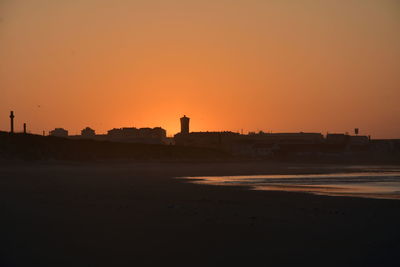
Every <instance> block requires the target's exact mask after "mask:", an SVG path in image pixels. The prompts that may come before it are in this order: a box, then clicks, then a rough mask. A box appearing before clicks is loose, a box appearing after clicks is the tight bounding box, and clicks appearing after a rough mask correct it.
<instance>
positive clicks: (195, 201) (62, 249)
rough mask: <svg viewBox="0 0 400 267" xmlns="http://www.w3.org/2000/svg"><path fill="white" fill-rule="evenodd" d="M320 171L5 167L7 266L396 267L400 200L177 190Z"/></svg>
mask: <svg viewBox="0 0 400 267" xmlns="http://www.w3.org/2000/svg"><path fill="white" fill-rule="evenodd" d="M293 167H302V168H300V169H296V168H293ZM322 167H324V166H315V165H296V164H288V163H279V164H278V163H265V162H245V163H238V162H231V163H222V162H220V163H207V162H204V163H176V162H175V163H171V162H165V163H155V162H153V163H137V162H136V163H132V162H122V163H116V162H114V163H110V162H103V163H86V164H84V163H56V162H51V163H50V162H41V163H38V162H36V163H32V162H1V163H0V214H1V222H0V236H1V240H2V242H1V252H0V266H307V265H308V266H400V256H399V251H400V242H399V241H400V201H399V200H383V199H363V198H352V197H329V196H317V195H311V194H303V193H293V192H273V191H250V190H247V189H246V188H242V187H223V186H207V185H197V184H191V183H188V182H186V181H183V180H182V179H177V178H176V177H182V176H196V175H239V174H270V173H281V174H288V173H299V172H301V173H320V172H335V171H343V170H347V167H346V166H330V167H331V168H322Z"/></svg>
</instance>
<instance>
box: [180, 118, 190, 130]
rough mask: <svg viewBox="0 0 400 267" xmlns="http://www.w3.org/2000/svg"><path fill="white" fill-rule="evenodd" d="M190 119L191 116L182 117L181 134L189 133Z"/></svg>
mask: <svg viewBox="0 0 400 267" xmlns="http://www.w3.org/2000/svg"><path fill="white" fill-rule="evenodd" d="M189 121H190V118H188V117H186V115H183V117H182V118H181V134H188V133H189Z"/></svg>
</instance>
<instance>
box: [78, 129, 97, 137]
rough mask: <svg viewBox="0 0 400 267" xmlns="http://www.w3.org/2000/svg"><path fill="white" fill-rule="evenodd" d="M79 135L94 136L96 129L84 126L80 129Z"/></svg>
mask: <svg viewBox="0 0 400 267" xmlns="http://www.w3.org/2000/svg"><path fill="white" fill-rule="evenodd" d="M81 136H82V137H85V138H92V137H95V136H96V131H95V130H93V129H92V128H90V127H86V128H85V129H83V130H82V131H81Z"/></svg>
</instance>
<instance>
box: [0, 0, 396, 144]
mask: <svg viewBox="0 0 400 267" xmlns="http://www.w3.org/2000/svg"><path fill="white" fill-rule="evenodd" d="M398 29H400V3H398V2H396V1H394V0H382V1H373V0H354V1H319V2H318V3H316V1H308V0H307V1H296V2H291V1H275V0H271V1H261V0H250V1H244V0H238V1H228V0H216V1H206V0H204V1H183V0H173V1H163V0H148V1H144V0H143V1H140V0H137V1H124V0H121V1H116V2H110V1H103V0H97V1H95V0H83V1H57V3H56V2H55V1H46V0H38V1H28V0H21V1H10V0H3V1H0V59H1V62H2V64H0V88H1V95H0V130H2V131H8V130H9V118H8V116H9V111H10V110H13V111H14V112H15V130H16V131H22V124H23V123H24V122H26V123H27V124H28V130H30V131H31V132H32V133H37V134H41V133H42V131H43V130H46V131H49V130H51V129H54V128H56V127H62V128H65V129H67V130H68V131H69V132H70V134H72V135H74V134H79V133H80V130H81V129H83V128H85V127H86V126H89V127H91V128H93V129H95V130H96V133H99V134H101V133H106V132H107V130H109V129H112V128H120V127H138V128H140V127H157V126H160V127H162V128H164V129H166V130H167V134H168V136H172V135H173V134H175V133H177V132H179V128H180V125H179V118H180V117H181V116H183V115H184V114H186V115H187V116H188V117H190V118H191V123H190V126H191V131H221V130H227V131H235V132H238V131H239V132H240V131H241V130H242V129H243V131H244V132H245V133H247V132H249V131H260V130H262V131H265V132H270V131H272V132H300V131H302V132H320V133H323V134H326V133H327V132H332V133H333V132H341V133H345V132H349V133H352V132H353V129H354V128H360V134H361V135H371V136H372V138H400V123H399V122H400V105H399V103H398V102H399V99H400V75H399V70H400V49H399V48H400V35H399V34H398Z"/></svg>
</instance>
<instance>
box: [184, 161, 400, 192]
mask: <svg viewBox="0 0 400 267" xmlns="http://www.w3.org/2000/svg"><path fill="white" fill-rule="evenodd" d="M357 170H360V169H357ZM187 178H188V179H191V180H192V181H193V182H194V183H200V184H211V185H237V186H247V187H249V188H250V189H253V190H273V191H295V192H304V193H312V194H320V195H331V196H353V197H354V196H356V197H367V198H386V199H400V168H389V167H368V168H364V169H362V168H361V171H355V172H342V173H328V174H273V175H271V174H269V175H240V176H204V177H187Z"/></svg>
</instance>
